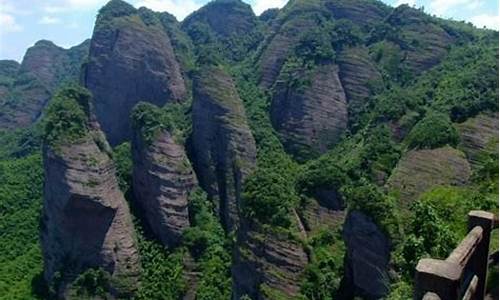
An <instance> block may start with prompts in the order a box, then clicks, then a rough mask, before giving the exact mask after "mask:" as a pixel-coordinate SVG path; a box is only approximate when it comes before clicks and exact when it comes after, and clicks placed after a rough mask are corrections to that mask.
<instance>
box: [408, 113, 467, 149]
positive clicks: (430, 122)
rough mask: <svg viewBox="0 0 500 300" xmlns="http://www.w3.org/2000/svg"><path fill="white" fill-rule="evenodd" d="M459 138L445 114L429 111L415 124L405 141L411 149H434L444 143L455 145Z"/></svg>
mask: <svg viewBox="0 0 500 300" xmlns="http://www.w3.org/2000/svg"><path fill="white" fill-rule="evenodd" d="M459 139H460V138H459V136H458V132H457V130H456V129H455V127H453V124H452V123H451V121H450V119H449V117H448V116H447V115H445V114H441V113H433V112H430V113H428V114H427V115H426V116H425V117H424V118H423V119H422V120H420V121H419V122H418V123H417V124H415V126H414V127H413V129H412V130H411V131H410V133H409V134H408V137H407V141H406V142H407V144H408V147H409V148H412V149H413V148H419V149H423V148H429V149H434V148H438V147H441V146H445V145H450V146H452V147H455V146H457V144H458V142H459Z"/></svg>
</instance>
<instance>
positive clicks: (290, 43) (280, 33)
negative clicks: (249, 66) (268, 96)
mask: <svg viewBox="0 0 500 300" xmlns="http://www.w3.org/2000/svg"><path fill="white" fill-rule="evenodd" d="M316 25H317V24H316V22H314V21H313V20H311V19H308V18H299V17H297V18H293V17H292V18H290V19H289V20H288V21H287V22H286V23H285V24H284V25H279V24H276V25H275V26H274V27H276V28H274V29H273V30H274V31H275V33H274V34H273V35H272V36H271V38H270V39H269V41H268V42H267V45H266V46H265V48H264V50H263V52H262V54H261V55H260V58H259V71H260V76H261V77H260V85H261V86H262V87H265V88H270V87H272V86H273V84H274V82H275V81H276V79H277V78H278V75H279V74H280V71H281V67H282V66H283V64H284V63H285V60H286V58H287V56H288V54H289V51H290V49H292V47H294V46H295V44H296V43H297V42H298V41H299V37H300V33H301V32H304V31H305V30H307V29H308V28H313V27H314V26H316Z"/></svg>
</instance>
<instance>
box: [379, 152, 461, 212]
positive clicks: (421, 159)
mask: <svg viewBox="0 0 500 300" xmlns="http://www.w3.org/2000/svg"><path fill="white" fill-rule="evenodd" d="M470 175H471V168H470V165H469V162H468V161H467V159H466V157H465V155H464V153H463V152H461V151H459V150H457V149H454V148H451V147H449V146H446V147H442V148H436V149H432V150H428V149H425V150H412V151H409V152H407V153H406V154H404V155H403V157H402V158H401V159H400V161H399V163H398V165H397V166H396V168H395V169H394V170H393V172H392V174H391V176H390V177H389V180H388V182H387V185H388V187H389V189H391V190H396V191H398V192H399V193H400V199H401V201H402V204H403V205H404V206H406V207H409V205H410V204H411V203H412V202H413V201H414V200H416V199H417V198H418V197H419V196H420V195H421V194H422V193H423V192H425V191H427V190H429V189H431V188H432V187H435V186H438V185H453V186H461V185H465V184H467V183H468V182H469V178H470Z"/></svg>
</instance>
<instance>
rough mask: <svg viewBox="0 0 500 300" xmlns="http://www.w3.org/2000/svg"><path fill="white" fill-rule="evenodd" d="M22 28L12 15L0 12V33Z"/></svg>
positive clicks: (17, 30)
mask: <svg viewBox="0 0 500 300" xmlns="http://www.w3.org/2000/svg"><path fill="white" fill-rule="evenodd" d="M22 30H23V28H22V27H21V25H19V24H18V23H17V22H16V19H15V18H14V16H12V15H9V14H5V13H3V12H0V34H3V33H9V32H19V31H22Z"/></svg>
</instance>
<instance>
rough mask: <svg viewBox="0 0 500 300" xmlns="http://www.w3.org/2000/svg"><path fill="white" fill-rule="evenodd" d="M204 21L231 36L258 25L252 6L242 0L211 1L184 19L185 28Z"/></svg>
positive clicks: (224, 34) (250, 29)
mask: <svg viewBox="0 0 500 300" xmlns="http://www.w3.org/2000/svg"><path fill="white" fill-rule="evenodd" d="M195 23H203V24H206V25H208V26H209V28H210V29H211V30H212V31H213V32H215V33H216V34H217V35H219V36H222V37H229V36H232V35H243V34H247V33H249V32H250V31H252V30H253V29H254V28H255V26H256V25H257V24H256V23H257V17H256V16H255V14H254V13H253V10H252V7H251V6H250V5H248V4H246V3H244V2H243V1H241V0H216V1H212V2H209V3H208V4H207V5H205V6H203V7H202V8H200V9H199V10H197V11H196V12H194V13H192V14H191V15H189V16H188V17H187V18H186V19H185V20H184V21H183V24H182V26H183V28H189V27H191V26H193V25H194V24H195Z"/></svg>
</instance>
